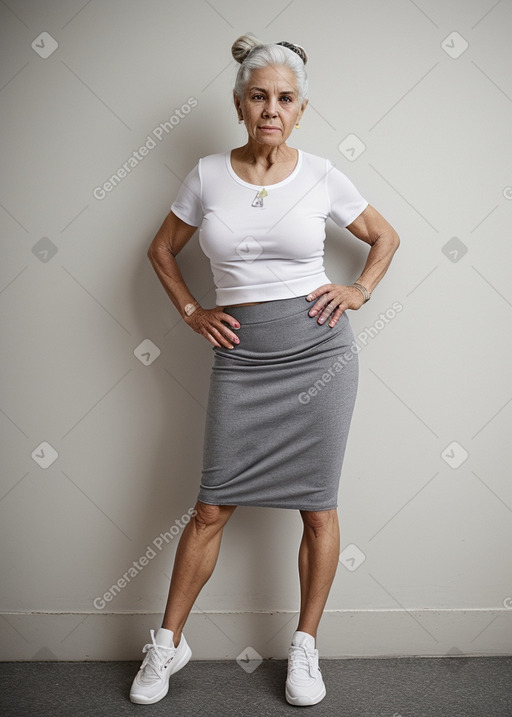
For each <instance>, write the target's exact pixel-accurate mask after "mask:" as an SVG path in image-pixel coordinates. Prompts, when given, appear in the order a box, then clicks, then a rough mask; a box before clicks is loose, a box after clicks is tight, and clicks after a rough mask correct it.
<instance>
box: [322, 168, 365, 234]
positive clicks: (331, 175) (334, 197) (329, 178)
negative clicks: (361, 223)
mask: <svg viewBox="0 0 512 717" xmlns="http://www.w3.org/2000/svg"><path fill="white" fill-rule="evenodd" d="M326 188H327V196H328V199H329V206H330V210H329V216H330V217H331V219H333V220H334V221H335V222H336V224H338V226H340V227H343V228H345V227H346V226H348V225H349V224H351V223H352V222H353V221H354V219H356V218H357V217H358V216H359V215H360V214H361V212H363V211H364V210H365V209H366V207H367V206H368V202H367V201H366V199H364V197H362V196H361V194H360V193H359V191H358V190H357V189H356V187H355V186H354V185H353V184H352V182H351V181H350V179H349V178H348V177H347V176H346V175H345V174H343V172H340V170H339V169H336V167H335V166H334V165H333V164H332V162H330V161H329V160H328V163H327V175H326Z"/></svg>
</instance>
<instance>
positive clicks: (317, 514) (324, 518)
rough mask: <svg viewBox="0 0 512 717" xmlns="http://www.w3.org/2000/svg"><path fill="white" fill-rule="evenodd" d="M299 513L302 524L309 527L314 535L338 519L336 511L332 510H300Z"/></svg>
mask: <svg viewBox="0 0 512 717" xmlns="http://www.w3.org/2000/svg"><path fill="white" fill-rule="evenodd" d="M300 514H301V516H302V520H303V521H304V525H305V526H306V527H307V528H310V529H311V530H312V531H313V532H314V534H315V535H318V534H320V533H322V532H323V531H325V530H329V529H331V528H332V527H333V526H334V525H336V523H337V521H338V511H337V510H336V508H334V509H333V510H301V511H300Z"/></svg>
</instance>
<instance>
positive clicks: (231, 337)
mask: <svg viewBox="0 0 512 717" xmlns="http://www.w3.org/2000/svg"><path fill="white" fill-rule="evenodd" d="M184 319H185V321H186V322H187V324H188V325H189V326H190V328H191V329H194V331H196V332H197V333H198V334H201V336H204V337H205V338H206V339H208V341H209V342H210V343H211V344H213V345H214V346H218V347H221V346H224V348H227V349H232V348H234V346H233V344H238V343H239V342H240V339H239V338H238V336H237V335H236V334H235V333H234V332H233V331H231V330H230V328H229V327H230V326H232V327H233V328H234V329H239V328H240V324H239V323H238V321H237V320H236V319H235V318H234V317H233V316H230V315H229V314H225V313H224V311H223V308H222V307H221V306H216V307H215V308H214V309H203V307H202V306H199V307H198V308H197V309H196V310H195V311H194V312H193V313H192V314H191V315H190V316H185V317H184ZM226 324H229V326H226Z"/></svg>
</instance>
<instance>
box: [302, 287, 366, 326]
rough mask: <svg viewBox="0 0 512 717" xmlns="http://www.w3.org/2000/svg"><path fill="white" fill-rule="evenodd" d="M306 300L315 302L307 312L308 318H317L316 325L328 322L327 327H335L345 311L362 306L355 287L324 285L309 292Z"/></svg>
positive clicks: (361, 297) (360, 296)
mask: <svg viewBox="0 0 512 717" xmlns="http://www.w3.org/2000/svg"><path fill="white" fill-rule="evenodd" d="M306 299H307V300H308V301H314V300H315V299H316V301H315V303H314V305H313V306H312V307H311V308H310V310H309V315H310V316H318V319H317V321H318V323H319V324H323V323H325V322H326V321H327V320H329V326H330V327H331V328H332V327H333V326H336V324H337V323H338V321H339V319H340V317H341V315H342V314H343V312H344V311H345V310H346V309H354V310H356V309H359V308H360V307H361V306H362V305H363V304H364V298H363V295H362V294H361V292H360V291H359V289H357V288H356V287H355V286H343V285H341V284H324V285H323V286H319V287H318V289H315V291H311V292H310V293H309V294H308V295H307V297H306Z"/></svg>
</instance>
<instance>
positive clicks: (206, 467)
mask: <svg viewBox="0 0 512 717" xmlns="http://www.w3.org/2000/svg"><path fill="white" fill-rule="evenodd" d="M313 304H314V302H307V301H306V298H305V296H299V297H294V298H291V299H280V300H277V301H267V302H264V303H262V304H255V305H253V306H239V307H234V308H230V309H226V313H229V314H231V315H232V316H234V317H235V318H236V319H237V320H238V322H239V323H240V329H238V330H235V333H236V334H237V335H238V337H239V338H240V343H239V344H237V345H236V346H235V347H234V348H233V349H225V348H218V347H213V352H214V360H213V366H212V372H211V377H210V390H209V396H208V407H207V415H206V423H205V438H204V451H203V470H202V477H201V483H200V489H199V494H198V500H200V501H202V502H204V503H209V504H212V505H253V506H262V507H269V508H293V509H296V510H330V509H332V508H336V507H337V505H338V489H339V482H340V477H341V468H342V464H343V457H344V454H345V446H346V443H347V437H348V431H349V427H350V422H351V419H352V413H353V409H354V403H355V399H356V393H357V384H358V356H357V351H358V348H357V345H356V343H355V341H354V335H353V333H352V328H351V326H350V321H349V318H348V316H347V313H346V312H344V313H343V314H342V316H341V319H340V320H339V321H338V323H337V324H336V326H335V327H334V328H330V327H329V326H328V322H326V323H324V324H319V323H318V321H317V318H318V316H315V317H311V316H309V314H308V311H309V309H310V308H311V306H312V305H313Z"/></svg>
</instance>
